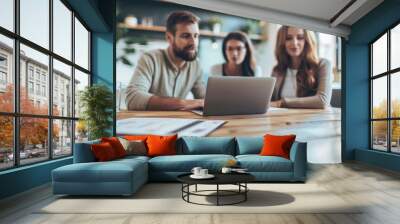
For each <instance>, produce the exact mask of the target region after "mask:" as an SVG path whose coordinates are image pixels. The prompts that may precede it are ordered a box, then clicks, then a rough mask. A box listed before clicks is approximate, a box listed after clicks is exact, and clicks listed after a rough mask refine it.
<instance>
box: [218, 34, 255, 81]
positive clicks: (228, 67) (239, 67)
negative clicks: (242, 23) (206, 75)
mask: <svg viewBox="0 0 400 224" xmlns="http://www.w3.org/2000/svg"><path fill="white" fill-rule="evenodd" d="M253 52H254V49H253V45H252V44H251V41H250V39H249V38H248V37H247V35H246V34H245V33H243V32H240V31H238V32H231V33H229V34H228V35H226V37H225V38H224V40H223V41H222V54H223V56H224V59H225V63H223V64H216V65H214V66H212V67H211V70H210V75H212V76H261V68H260V66H257V65H256V59H255V58H254V53H253Z"/></svg>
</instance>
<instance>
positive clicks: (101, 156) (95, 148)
mask: <svg viewBox="0 0 400 224" xmlns="http://www.w3.org/2000/svg"><path fill="white" fill-rule="evenodd" d="M91 149H92V152H93V154H94V157H95V158H96V160H97V161H99V162H104V161H110V160H113V159H116V158H117V156H116V155H115V151H114V149H113V147H112V146H111V144H110V143H108V142H102V143H99V144H93V145H91Z"/></svg>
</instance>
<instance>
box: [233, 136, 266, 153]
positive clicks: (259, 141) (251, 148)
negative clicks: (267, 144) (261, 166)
mask: <svg viewBox="0 0 400 224" xmlns="http://www.w3.org/2000/svg"><path fill="white" fill-rule="evenodd" d="M263 145H264V138H263V136H251V137H247V136H246V137H236V155H244V154H259V153H260V152H261V149H262V147H263Z"/></svg>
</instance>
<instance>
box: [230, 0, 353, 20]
mask: <svg viewBox="0 0 400 224" xmlns="http://www.w3.org/2000/svg"><path fill="white" fill-rule="evenodd" d="M225 1H227V2H235V3H243V4H246V5H251V6H256V7H261V8H265V9H274V10H277V11H282V12H288V13H292V14H296V15H301V16H308V17H311V18H316V19H323V20H326V21H329V20H330V19H331V18H332V17H333V16H334V15H335V14H336V13H337V12H339V11H340V10H341V9H342V8H343V7H344V6H346V4H347V3H349V2H350V1H351V0H250V1H241V0H225Z"/></svg>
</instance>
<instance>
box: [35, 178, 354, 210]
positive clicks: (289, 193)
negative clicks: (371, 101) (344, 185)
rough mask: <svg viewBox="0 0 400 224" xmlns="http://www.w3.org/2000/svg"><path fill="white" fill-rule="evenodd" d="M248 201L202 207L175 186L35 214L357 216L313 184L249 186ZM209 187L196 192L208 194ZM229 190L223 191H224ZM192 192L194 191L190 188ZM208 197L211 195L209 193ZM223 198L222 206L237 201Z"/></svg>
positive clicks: (67, 203) (60, 203) (62, 203)
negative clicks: (317, 214) (320, 214)
mask: <svg viewBox="0 0 400 224" xmlns="http://www.w3.org/2000/svg"><path fill="white" fill-rule="evenodd" d="M248 186H249V189H250V191H249V193H248V200H247V201H246V202H243V203H241V204H237V205H228V206H204V205H195V204H189V203H187V202H185V201H183V200H182V198H181V185H180V184H177V183H150V184H146V185H145V186H143V187H142V188H141V190H139V191H138V192H137V193H136V194H135V195H134V196H131V197H71V196H63V197H57V198H56V199H55V200H54V201H52V202H50V203H48V204H46V205H43V207H41V208H39V209H38V210H37V211H36V213H55V214H65V213H73V214H100V213H101V214H103V213H107V214H114V213H115V214H125V213H360V205H357V204H354V203H349V202H346V201H345V200H343V199H342V198H340V197H339V196H337V195H335V194H334V193H332V192H329V191H328V190H326V189H325V188H323V187H321V186H319V185H316V184H290V183H288V184H281V183H272V184H265V183H260V184H249V185H248ZM213 188H215V186H212V185H203V186H200V187H199V189H198V190H211V189H213ZM229 188H233V186H231V187H229V186H228V187H225V189H229ZM193 190H194V188H193ZM211 194H212V193H211ZM237 199H238V198H235V197H225V198H224V199H223V201H222V202H224V203H229V202H231V201H232V200H237ZM191 200H193V201H194V202H200V203H208V204H213V203H215V197H214V196H208V197H197V196H196V197H192V198H191Z"/></svg>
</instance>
